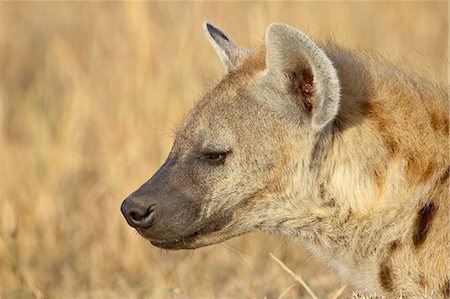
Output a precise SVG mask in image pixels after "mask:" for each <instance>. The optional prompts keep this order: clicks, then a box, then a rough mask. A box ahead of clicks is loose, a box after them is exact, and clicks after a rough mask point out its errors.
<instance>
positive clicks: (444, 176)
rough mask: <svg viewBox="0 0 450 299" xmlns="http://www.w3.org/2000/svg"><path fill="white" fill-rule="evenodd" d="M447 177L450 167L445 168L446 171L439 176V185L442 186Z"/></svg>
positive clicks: (449, 173)
mask: <svg viewBox="0 0 450 299" xmlns="http://www.w3.org/2000/svg"><path fill="white" fill-rule="evenodd" d="M449 175H450V167H449V168H447V170H446V171H445V172H444V173H443V174H442V175H441V177H440V178H439V183H440V184H444V183H445V182H446V181H447V180H448V177H449Z"/></svg>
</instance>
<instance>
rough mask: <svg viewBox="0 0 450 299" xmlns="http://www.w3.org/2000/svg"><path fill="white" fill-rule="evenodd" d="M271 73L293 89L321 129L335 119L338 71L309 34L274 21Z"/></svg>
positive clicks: (269, 32)
mask: <svg viewBox="0 0 450 299" xmlns="http://www.w3.org/2000/svg"><path fill="white" fill-rule="evenodd" d="M265 43H266V65H267V74H268V75H269V76H273V77H274V78H275V79H276V80H277V82H279V84H283V85H284V86H283V87H284V88H287V90H288V91H289V92H293V93H294V95H295V98H296V99H297V101H298V104H300V105H303V107H304V108H305V110H306V111H308V113H309V114H310V116H311V122H312V126H313V127H315V128H318V129H321V128H323V127H324V126H326V125H327V124H328V123H329V122H330V121H331V120H333V119H334V117H335V116H336V114H337V113H338V109H339V101H340V87H339V79H338V75H337V71H336V69H335V68H334V66H333V63H332V62H331V60H330V59H329V58H328V57H327V55H326V54H325V52H324V51H323V50H322V49H320V48H319V47H318V46H317V45H316V44H315V43H314V42H313V41H312V40H311V39H310V38H309V37H307V36H306V35H305V34H304V33H302V32H300V31H298V30H297V29H295V28H292V27H290V26H288V25H284V24H277V23H274V24H271V25H270V26H269V27H268V28H267V31H266V35H265Z"/></svg>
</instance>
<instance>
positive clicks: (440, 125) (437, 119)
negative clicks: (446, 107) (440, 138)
mask: <svg viewBox="0 0 450 299" xmlns="http://www.w3.org/2000/svg"><path fill="white" fill-rule="evenodd" d="M430 118H431V120H430V122H431V127H432V128H433V129H434V130H435V131H440V132H444V133H446V134H447V133H448V130H449V122H448V118H447V117H446V116H445V115H439V114H438V113H437V112H436V111H431V112H430Z"/></svg>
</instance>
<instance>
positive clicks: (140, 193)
mask: <svg viewBox="0 0 450 299" xmlns="http://www.w3.org/2000/svg"><path fill="white" fill-rule="evenodd" d="M204 29H205V32H206V35H207V37H208V39H209V40H210V42H211V43H212V45H213V46H214V48H215V50H216V51H217V53H218V56H219V58H220V59H221V61H222V63H223V64H224V66H225V69H226V71H227V73H226V75H225V76H224V78H223V79H222V80H221V81H220V82H219V83H218V84H217V85H216V86H215V87H213V88H212V89H211V90H209V91H208V92H207V93H206V94H205V95H204V96H203V98H202V100H201V101H199V102H198V103H197V104H196V106H195V108H194V109H193V111H192V112H191V113H190V115H189V116H188V118H187V119H186V121H185V123H184V125H183V127H182V128H181V129H180V130H179V132H178V133H177V135H176V138H175V142H174V145H173V148H172V151H171V152H170V154H169V156H168V158H167V160H166V162H165V163H164V164H163V165H162V166H161V168H160V169H159V170H158V171H157V172H156V173H155V174H154V175H153V177H152V178H151V179H150V180H148V181H147V182H146V183H145V184H144V185H142V186H141V187H140V188H139V189H138V190H137V191H135V192H134V193H132V194H131V195H130V196H128V197H127V198H126V199H125V201H124V202H123V203H122V207H121V210H122V213H123V214H124V216H125V218H126V220H127V222H128V224H129V225H131V226H132V227H134V228H135V229H136V230H137V231H138V232H139V234H141V235H142V236H143V237H144V238H146V239H148V240H149V241H150V242H151V243H152V244H153V245H155V246H158V247H161V248H165V249H188V248H198V247H202V246H207V245H210V244H215V243H218V242H221V241H224V240H226V239H229V238H232V237H235V236H238V235H241V234H244V233H247V232H250V231H255V230H258V229H261V230H268V231H270V230H276V228H277V225H279V223H280V222H282V221H285V220H286V219H285V218H286V217H289V215H290V214H292V209H293V208H300V209H302V208H303V209H308V202H307V200H306V198H307V196H306V194H307V193H308V189H309V188H312V186H310V185H309V184H310V183H311V182H312V180H309V178H311V172H312V171H313V170H312V169H311V163H310V162H311V161H310V160H311V158H310V157H311V154H312V152H313V151H314V148H316V147H317V140H318V138H319V137H318V136H320V135H321V133H322V132H325V131H326V130H327V129H328V128H329V127H330V126H329V125H330V123H331V122H332V120H333V119H334V117H335V116H336V114H337V111H338V106H339V82H338V78H337V74H336V70H335V68H334V67H333V65H332V63H331V61H330V59H329V58H328V57H327V56H326V54H325V52H324V51H323V50H321V49H320V48H319V47H318V46H317V45H316V44H315V43H314V42H313V41H311V40H310V39H309V38H308V37H307V36H306V35H304V34H303V33H301V32H299V31H297V30H296V29H294V28H292V27H290V26H287V25H283V24H272V25H270V26H269V27H268V29H267V31H266V34H265V47H261V48H259V49H253V50H249V49H242V48H239V47H238V46H236V45H235V44H234V43H232V42H231V41H230V39H229V38H228V37H227V36H226V35H225V34H224V33H223V32H222V31H220V30H219V29H217V28H216V27H214V26H212V25H211V24H209V23H205V25H204ZM308 180H309V181H308ZM291 217H292V216H291Z"/></svg>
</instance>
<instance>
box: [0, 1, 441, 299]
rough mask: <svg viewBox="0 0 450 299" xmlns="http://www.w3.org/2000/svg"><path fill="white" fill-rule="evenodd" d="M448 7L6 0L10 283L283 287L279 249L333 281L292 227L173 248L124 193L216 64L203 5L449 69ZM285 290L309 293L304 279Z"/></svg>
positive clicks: (188, 292) (169, 291) (229, 22)
mask: <svg viewBox="0 0 450 299" xmlns="http://www.w3.org/2000/svg"><path fill="white" fill-rule="evenodd" d="M447 11H448V7H447V3H445V2H440V3H439V2H428V3H425V2H396V3H386V2H383V3H371V2H366V3H356V2H355V3H326V2H321V3H314V2H302V3H293V2H289V3H280V2H270V3H256V2H247V3H233V2H226V3H204V2H192V3H160V2H157V3H140V2H136V3H82V2H76V3H70V2H63V3H35V2H23V3H13V2H10V3H5V2H1V3H0V102H1V106H0V124H1V125H0V126H1V127H0V146H1V174H0V176H1V186H0V190H1V195H0V298H24V297H41V298H42V297H49V298H122V297H126V298H212V297H221V298H264V297H266V298H277V297H278V296H280V294H281V293H282V292H283V291H284V290H286V289H287V288H288V287H289V285H291V284H292V283H293V282H294V280H293V279H292V278H291V277H290V276H289V275H287V274H286V273H284V271H283V269H281V268H280V267H279V266H278V265H277V264H276V263H275V262H274V261H273V260H271V259H270V257H269V252H273V253H274V254H275V255H276V256H277V257H279V258H280V259H281V260H283V261H284V262H285V263H286V264H287V265H289V267H290V268H291V269H292V270H293V271H294V272H301V273H302V277H303V279H304V280H305V281H306V282H307V284H308V285H309V286H310V287H311V288H312V289H313V290H314V291H315V293H316V295H317V296H318V297H320V298H327V297H328V295H330V296H331V295H332V294H333V293H334V292H335V291H336V290H338V289H339V288H340V287H341V286H342V285H343V283H340V282H339V281H338V280H337V279H336V277H335V276H334V275H333V274H332V272H330V271H329V270H328V269H327V267H326V266H323V264H321V263H319V262H317V261H316V260H314V259H311V258H310V256H309V255H308V254H307V253H306V252H305V251H304V250H302V249H301V247H298V246H297V245H292V244H290V243H288V241H286V240H281V239H278V238H276V237H270V238H269V237H267V236H264V235H262V234H261V235H260V234H253V235H249V236H244V237H241V238H237V239H235V240H231V241H229V242H227V243H226V244H223V245H216V246H212V247H208V248H203V249H199V250H196V251H190V252H170V253H166V252H162V251H160V250H157V249H155V248H153V247H151V246H149V245H148V244H147V243H146V242H145V241H144V240H142V239H140V238H139V237H138V236H137V234H135V233H134V232H133V230H132V229H130V228H129V227H128V226H127V225H126V223H125V221H124V219H123V218H122V216H121V214H120V212H119V205H120V203H121V201H122V199H123V198H124V197H125V196H126V195H127V194H128V193H130V192H131V191H133V190H134V189H135V188H136V187H138V186H139V185H140V184H141V183H143V182H144V181H145V180H146V179H147V178H149V177H150V175H151V174H152V173H153V172H154V171H155V170H156V169H157V168H158V166H159V165H160V164H161V163H162V161H163V160H164V159H165V156H166V154H167V153H168V151H169V149H170V146H171V142H172V132H173V130H174V129H175V128H176V124H178V123H180V121H181V120H182V118H183V116H184V115H186V113H187V111H188V110H189V108H190V107H191V106H192V105H193V103H194V101H195V100H196V99H197V98H198V97H199V95H200V94H201V92H202V90H203V89H204V88H205V86H207V85H208V84H210V83H211V78H217V79H218V78H219V77H220V75H221V74H222V68H221V65H220V63H219V61H218V60H217V59H216V57H215V54H214V52H213V50H212V49H211V47H210V46H209V44H208V42H207V40H206V39H205V38H204V37H203V32H202V29H201V22H202V21H203V20H204V19H208V20H210V21H213V22H215V23H216V24H218V25H220V26H221V27H223V28H224V29H225V30H226V31H227V32H229V33H230V35H231V36H232V37H233V38H234V40H235V41H237V42H239V43H241V44H244V45H248V44H249V43H250V41H260V40H261V37H262V35H263V33H264V30H265V28H266V26H267V25H268V24H269V23H270V22H273V21H281V22H286V23H289V24H292V25H294V26H296V27H298V28H301V29H303V30H304V31H306V32H308V33H310V34H312V35H313V36H315V37H318V38H319V39H323V38H327V37H332V38H334V39H335V40H337V41H339V42H341V43H342V44H344V45H348V46H349V47H352V48H354V47H358V48H368V49H376V50H377V51H379V52H382V53H385V54H386V55H388V56H390V57H393V59H394V60H395V59H396V57H397V58H398V57H402V58H405V59H406V60H408V61H414V62H417V63H419V64H425V65H427V66H428V68H430V69H432V70H433V72H434V73H435V74H436V75H437V76H438V77H440V78H444V79H445V78H446V76H447V64H446V63H447V60H446V55H447V21H448V15H447ZM345 296H347V297H351V296H352V292H351V287H349V288H347V291H346V292H345V293H344V294H343V295H342V296H341V298H343V297H345ZM283 298H308V295H307V293H306V292H305V290H304V288H302V287H301V286H299V285H295V286H294V287H292V289H291V290H290V291H289V292H287V293H285V294H283Z"/></svg>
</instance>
